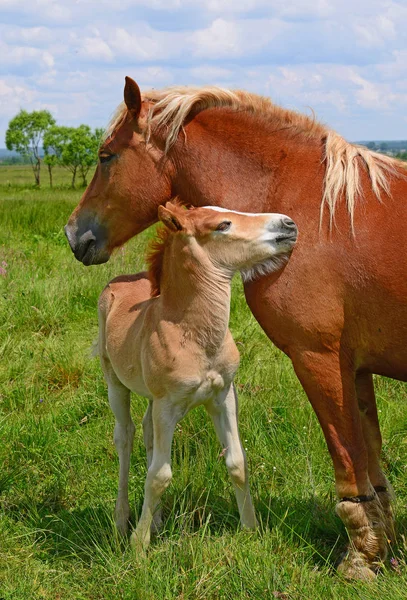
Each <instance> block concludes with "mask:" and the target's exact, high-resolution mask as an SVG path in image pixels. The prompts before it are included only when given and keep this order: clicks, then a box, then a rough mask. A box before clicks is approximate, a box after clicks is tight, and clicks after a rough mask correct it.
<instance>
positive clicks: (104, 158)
mask: <svg viewBox="0 0 407 600" xmlns="http://www.w3.org/2000/svg"><path fill="white" fill-rule="evenodd" d="M113 157H114V154H100V155H99V160H100V162H101V163H107V162H109V160H112V158H113Z"/></svg>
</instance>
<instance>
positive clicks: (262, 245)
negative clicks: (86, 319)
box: [98, 203, 297, 547]
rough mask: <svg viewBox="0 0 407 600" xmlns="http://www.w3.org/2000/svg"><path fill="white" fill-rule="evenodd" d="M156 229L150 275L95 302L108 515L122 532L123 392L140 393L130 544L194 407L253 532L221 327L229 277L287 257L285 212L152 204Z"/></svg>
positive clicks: (150, 519) (149, 514) (146, 538)
mask: <svg viewBox="0 0 407 600" xmlns="http://www.w3.org/2000/svg"><path fill="white" fill-rule="evenodd" d="M159 218H160V220H161V221H162V223H163V224H164V225H165V228H163V230H162V231H161V234H160V236H161V239H160V240H159V241H158V242H155V246H154V247H153V250H152V252H151V254H150V257H149V263H150V271H149V274H148V275H149V276H148V277H147V276H146V274H143V273H141V274H138V275H135V276H123V277H118V278H116V279H114V280H113V281H111V282H110V283H109V284H108V285H107V287H106V288H105V289H104V291H103V292H102V294H101V296H100V300H99V341H98V348H99V353H100V358H101V363H102V368H103V372H104V375H105V378H106V381H107V384H108V390H109V391H108V394H109V403H110V406H111V408H112V410H113V412H114V415H115V417H116V426H115V430H114V441H115V445H116V448H117V452H118V454H119V462H120V473H119V491H118V497H117V503H116V511H115V520H116V525H117V527H118V529H119V531H120V532H121V533H123V534H125V533H126V532H127V529H128V520H129V515H130V508H129V500H128V476H129V466H130V454H131V450H132V444H133V437H134V431H135V427H134V424H133V421H132V419H131V416H130V392H136V393H137V394H141V395H143V396H145V397H147V398H148V399H149V401H150V402H149V406H148V408H147V412H146V414H145V416H144V419H143V430H144V441H145V445H146V449H147V464H148V474H147V478H146V482H145V497H144V504H143V509H142V514H141V517H140V520H139V522H138V525H137V528H136V530H135V531H134V533H133V534H132V543H133V544H136V545H137V546H143V547H146V546H147V545H148V544H149V542H150V530H151V528H152V527H153V528H154V527H155V528H156V527H158V526H159V525H160V523H161V515H160V511H159V509H158V506H159V502H160V497H161V495H162V493H163V492H164V490H165V489H166V488H167V486H168V485H169V483H170V481H171V442H172V437H173V433H174V429H175V426H176V424H177V423H178V421H179V420H180V419H182V418H183V417H184V416H185V415H186V414H187V413H188V412H189V411H190V410H191V409H192V408H194V407H195V406H198V405H200V404H203V405H204V406H205V408H206V410H207V411H208V413H209V414H210V416H211V418H212V421H213V423H214V426H215V429H216V433H217V435H218V438H219V440H220V442H221V444H222V446H223V447H224V449H225V458H226V466H227V468H228V471H229V474H230V477H231V479H232V483H233V486H234V489H235V493H236V499H237V503H238V507H239V513H240V518H241V523H242V526H243V527H247V528H254V527H255V526H256V517H255V513H254V509H253V504H252V500H251V497H250V491H249V483H248V472H247V464H246V457H245V453H244V450H243V447H242V444H241V441H240V438H239V432H238V421H237V412H238V408H237V397H236V391H235V388H234V386H233V378H234V375H235V373H236V370H237V367H238V364H239V352H238V350H237V348H236V345H235V343H234V341H233V339H232V336H231V333H230V331H229V329H228V322H229V311H230V294H231V280H232V277H233V274H234V273H235V272H236V271H237V270H239V271H241V272H242V274H243V277H246V278H247V277H251V278H253V277H254V276H257V275H258V274H262V273H270V272H272V271H275V270H277V269H281V267H282V266H283V265H284V264H285V263H286V262H287V260H288V258H289V255H290V252H291V250H292V248H293V246H294V243H295V241H296V237H297V229H296V226H295V224H294V222H293V221H291V219H289V218H288V217H286V216H284V215H278V214H270V213H262V214H249V213H237V212H233V211H224V210H222V209H219V208H211V207H205V208H198V209H194V210H190V211H186V210H185V209H183V208H182V207H180V206H177V205H175V204H171V203H167V205H166V207H163V206H161V207H159Z"/></svg>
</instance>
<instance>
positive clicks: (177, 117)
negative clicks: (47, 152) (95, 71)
mask: <svg viewBox="0 0 407 600" xmlns="http://www.w3.org/2000/svg"><path fill="white" fill-rule="evenodd" d="M142 99H143V101H146V102H150V103H151V107H150V110H149V113H148V116H147V127H146V130H145V137H146V139H149V137H150V135H151V132H152V131H154V130H157V129H162V130H163V132H164V135H165V136H166V143H165V152H168V150H169V149H170V148H171V146H172V145H173V144H174V143H175V142H176V140H177V137H178V134H179V132H180V130H181V129H182V128H183V125H184V123H185V120H186V119H187V118H188V116H190V115H191V114H197V113H199V112H200V111H203V110H206V109H210V108H228V109H230V110H233V111H242V112H246V113H247V112H249V113H251V114H253V115H254V116H256V117H257V118H258V119H259V120H260V121H263V122H264V123H267V122H268V123H273V125H274V126H277V127H278V126H280V127H281V128H283V127H284V128H286V130H287V134H288V135H293V136H294V135H295V136H303V137H305V138H306V139H308V140H311V139H313V140H317V141H319V142H320V143H321V144H322V145H323V148H324V150H323V159H322V160H323V162H324V163H325V165H326V171H325V179H324V187H323V190H322V201H321V220H322V216H323V210H324V207H325V205H326V206H327V207H328V211H329V215H330V223H331V225H332V221H333V218H334V214H335V209H336V204H337V201H338V199H340V198H341V197H344V198H345V200H346V204H347V208H348V212H349V216H350V220H351V224H352V229H353V215H354V208H355V202H356V200H357V198H360V197H362V196H363V191H362V186H361V181H360V170H361V167H362V168H363V169H364V170H365V171H366V172H367V174H368V175H369V178H370V183H371V188H372V190H373V193H374V194H375V196H376V197H377V198H378V199H379V200H380V198H381V193H382V192H384V193H385V194H386V195H390V184H389V179H390V177H391V176H392V175H395V176H400V171H399V169H400V167H401V168H403V167H404V165H403V163H401V161H398V160H397V159H395V158H393V157H390V156H386V155H384V154H379V153H377V152H373V151H371V150H369V149H367V148H365V147H364V146H359V145H357V144H351V143H349V142H347V141H346V140H345V139H344V138H342V137H341V136H340V135H339V134H337V133H336V132H335V131H333V130H332V129H329V128H328V127H326V126H325V125H323V124H322V123H319V122H318V121H317V120H316V119H315V118H311V117H309V116H308V115H305V114H302V113H299V112H296V111H294V110H287V109H285V108H282V107H281V106H278V105H276V104H273V103H272V102H271V100H270V99H269V98H266V97H264V96H258V95H257V94H252V93H250V92H246V91H242V90H235V91H231V90H227V89H224V88H220V87H216V86H207V87H202V88H193V87H171V88H165V89H162V90H149V91H145V92H143V93H142ZM126 113H127V108H126V105H125V104H124V103H122V104H121V105H119V107H118V108H117V110H116V113H115V114H114V115H113V118H112V120H111V121H110V123H109V125H108V128H107V130H106V133H105V139H106V138H107V137H109V136H110V135H112V133H113V132H114V131H115V129H116V128H117V127H118V126H119V125H120V123H122V122H123V119H124V118H125V116H126Z"/></svg>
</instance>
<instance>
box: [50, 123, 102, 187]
mask: <svg viewBox="0 0 407 600" xmlns="http://www.w3.org/2000/svg"><path fill="white" fill-rule="evenodd" d="M102 132H103V130H102V129H95V131H92V130H91V128H90V127H89V126H88V125H80V126H79V127H76V128H75V127H60V126H56V125H55V126H54V127H51V128H50V129H49V130H48V131H47V133H46V134H45V136H44V152H45V157H44V162H45V163H46V164H47V165H48V172H49V175H50V184H51V186H52V169H53V167H54V166H55V165H61V166H63V167H65V168H66V169H68V170H69V171H70V172H71V173H72V187H75V181H76V176H77V174H78V173H79V174H80V175H81V177H82V184H83V185H84V186H85V185H87V181H86V178H87V174H88V172H89V170H90V169H91V167H92V166H94V165H95V164H96V162H97V155H98V149H99V144H100V139H101V136H102Z"/></svg>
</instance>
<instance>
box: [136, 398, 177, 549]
mask: <svg viewBox="0 0 407 600" xmlns="http://www.w3.org/2000/svg"><path fill="white" fill-rule="evenodd" d="M181 416H182V415H181V414H180V412H179V410H177V408H176V406H174V404H173V403H172V402H171V401H170V400H169V399H167V398H161V399H159V400H158V399H157V400H153V402H152V421H153V435H154V445H153V457H152V461H151V465H150V467H149V469H148V472H147V477H146V482H145V486H144V502H143V509H142V512H141V516H140V520H139V522H138V524H137V527H136V530H135V531H134V532H133V533H132V536H131V543H132V545H133V546H134V547H136V548H140V547H141V548H146V547H147V546H148V545H149V543H150V537H151V524H152V521H153V517H154V513H155V512H156V510H157V507H158V505H159V503H160V498H161V496H162V494H163V493H164V491H165V489H166V488H167V487H168V486H169V484H170V482H171V478H172V473H171V443H172V438H173V435H174V429H175V426H176V424H177V423H178V421H179V420H180V418H181Z"/></svg>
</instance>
